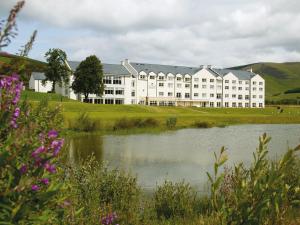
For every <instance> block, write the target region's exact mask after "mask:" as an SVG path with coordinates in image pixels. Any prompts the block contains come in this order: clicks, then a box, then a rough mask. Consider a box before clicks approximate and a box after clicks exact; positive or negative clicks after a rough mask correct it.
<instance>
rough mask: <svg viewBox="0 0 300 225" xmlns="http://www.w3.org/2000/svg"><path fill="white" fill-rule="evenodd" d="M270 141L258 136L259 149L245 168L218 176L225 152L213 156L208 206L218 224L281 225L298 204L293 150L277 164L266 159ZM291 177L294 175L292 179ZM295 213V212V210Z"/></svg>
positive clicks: (298, 189) (297, 177)
mask: <svg viewBox="0 0 300 225" xmlns="http://www.w3.org/2000/svg"><path fill="white" fill-rule="evenodd" d="M269 141H270V138H269V137H267V136H266V134H264V135H263V136H262V137H260V143H259V148H258V149H257V151H256V153H255V154H254V162H253V164H252V165H251V166H250V168H249V169H246V168H245V166H244V165H243V164H239V165H237V166H235V167H234V169H233V170H232V171H231V172H223V173H221V174H219V173H218V171H219V168H220V167H221V166H222V165H223V164H224V163H225V162H226V160H227V157H226V155H225V149H224V148H223V149H222V150H221V153H220V156H219V157H217V156H216V155H215V159H216V162H215V165H214V176H211V175H210V174H208V177H209V180H210V182H211V204H212V206H213V208H214V210H215V212H216V215H217V216H218V217H219V220H220V223H221V222H222V224H285V219H286V217H287V216H288V213H289V212H291V211H293V209H295V207H299V203H300V188H299V186H300V182H299V164H298V159H297V156H296V152H297V151H299V150H300V146H298V147H296V148H295V149H289V150H288V151H287V152H286V154H284V155H283V156H282V158H281V159H280V160H279V161H274V162H273V161H270V160H268V159H267V154H268V150H267V144H268V142H269ZM292 174H298V175H295V176H293V175H292ZM298 210H299V209H298Z"/></svg>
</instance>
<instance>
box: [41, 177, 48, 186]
mask: <svg viewBox="0 0 300 225" xmlns="http://www.w3.org/2000/svg"><path fill="white" fill-rule="evenodd" d="M41 182H42V183H43V184H45V185H48V184H49V179H48V178H43V179H41Z"/></svg>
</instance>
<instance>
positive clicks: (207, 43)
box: [0, 0, 300, 66]
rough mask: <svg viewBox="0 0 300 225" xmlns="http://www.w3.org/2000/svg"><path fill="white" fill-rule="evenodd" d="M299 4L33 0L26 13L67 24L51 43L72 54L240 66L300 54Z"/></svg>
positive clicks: (54, 24) (292, 0)
mask: <svg viewBox="0 0 300 225" xmlns="http://www.w3.org/2000/svg"><path fill="white" fill-rule="evenodd" d="M14 3H15V1H14V0H8V1H5V2H0V12H2V10H4V9H5V10H8V9H9V7H11V5H13V4H14ZM299 11H300V2H299V1H298V0H253V1H246V0H215V1H203V0H119V1H115V0H101V1H99V0H85V1H82V0H65V1H59V0H43V1H40V0H27V5H26V8H25V9H24V11H23V12H22V18H23V19H24V20H25V21H26V23H28V24H30V23H32V22H33V21H34V22H35V23H39V24H40V26H41V25H43V29H42V30H41V32H45V34H46V33H47V30H48V29H49V28H50V27H51V28H52V30H55V29H57V30H58V31H63V32H57V34H56V38H53V39H51V40H50V39H49V45H51V44H52V45H54V46H57V42H59V43H58V46H59V47H61V48H63V49H65V50H66V51H67V52H68V55H69V56H70V58H72V59H84V58H85V57H86V56H88V55H89V54H96V55H98V56H99V57H100V58H102V60H103V61H109V62H118V61H120V60H121V59H123V58H130V59H133V60H135V61H144V62H155V63H174V64H181V65H182V64H186V65H200V64H214V65H218V66H233V65H238V64H246V63H251V62H256V61H296V60H299V55H300V44H299V43H300V41H299V40H300V33H299V30H300V15H299ZM48 27H49V28H48ZM51 36H52V35H51ZM45 38H46V37H45V35H44V39H45ZM37 45H38V43H37Z"/></svg>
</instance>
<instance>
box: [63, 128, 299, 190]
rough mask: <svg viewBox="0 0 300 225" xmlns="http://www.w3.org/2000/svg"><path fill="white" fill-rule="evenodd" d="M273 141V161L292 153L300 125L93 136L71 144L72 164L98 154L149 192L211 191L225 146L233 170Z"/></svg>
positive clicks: (270, 149)
mask: <svg viewBox="0 0 300 225" xmlns="http://www.w3.org/2000/svg"><path fill="white" fill-rule="evenodd" d="M265 132H266V133H267V134H268V136H271V137H272V139H271V142H270V144H269V151H270V153H269V157H270V158H271V159H276V158H278V157H279V156H281V155H282V154H283V153H284V152H285V151H286V150H287V149H288V147H295V146H297V145H298V144H300V125H265V124H264V125H238V126H229V127H225V128H209V129H184V130H178V131H170V132H165V133H160V134H138V135H107V136H97V135H88V136H81V137H76V138H71V139H69V140H68V143H69V145H68V148H69V160H71V161H72V162H75V163H76V161H77V160H78V158H79V157H81V158H83V159H84V158H85V157H87V156H89V155H91V154H92V153H93V154H94V155H95V157H96V158H97V160H101V161H102V160H104V161H107V162H108V164H109V166H110V167H112V168H115V167H117V168H121V169H125V170H126V171H129V172H130V173H131V174H133V175H136V176H137V177H138V182H139V184H140V185H141V186H142V187H143V188H144V189H149V190H151V189H153V188H155V186H156V184H161V183H162V182H163V181H164V180H166V179H167V180H172V181H181V180H183V179H184V180H185V181H187V182H190V183H191V184H192V185H193V186H196V187H199V188H200V189H205V186H207V176H206V172H207V171H208V172H212V169H213V163H214V157H213V153H214V152H219V150H220V149H221V147H222V146H225V148H226V149H227V153H228V156H229V160H228V162H227V165H228V166H229V167H230V166H232V165H233V164H234V163H239V162H244V163H245V164H246V165H249V164H250V162H251V161H252V159H253V155H252V152H253V151H255V150H256V147H257V146H258V137H259V136H260V135H262V134H263V133H265Z"/></svg>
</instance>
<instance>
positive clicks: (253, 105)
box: [224, 102, 263, 108]
mask: <svg viewBox="0 0 300 225" xmlns="http://www.w3.org/2000/svg"><path fill="white" fill-rule="evenodd" d="M224 105H225V107H226V108H228V107H233V108H236V107H239V108H241V107H243V103H241V102H239V103H236V102H232V103H231V105H230V103H229V102H225V103H224ZM252 107H253V108H257V107H259V108H262V107H263V103H258V104H256V103H252ZM245 108H249V103H248V102H246V103H245Z"/></svg>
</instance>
